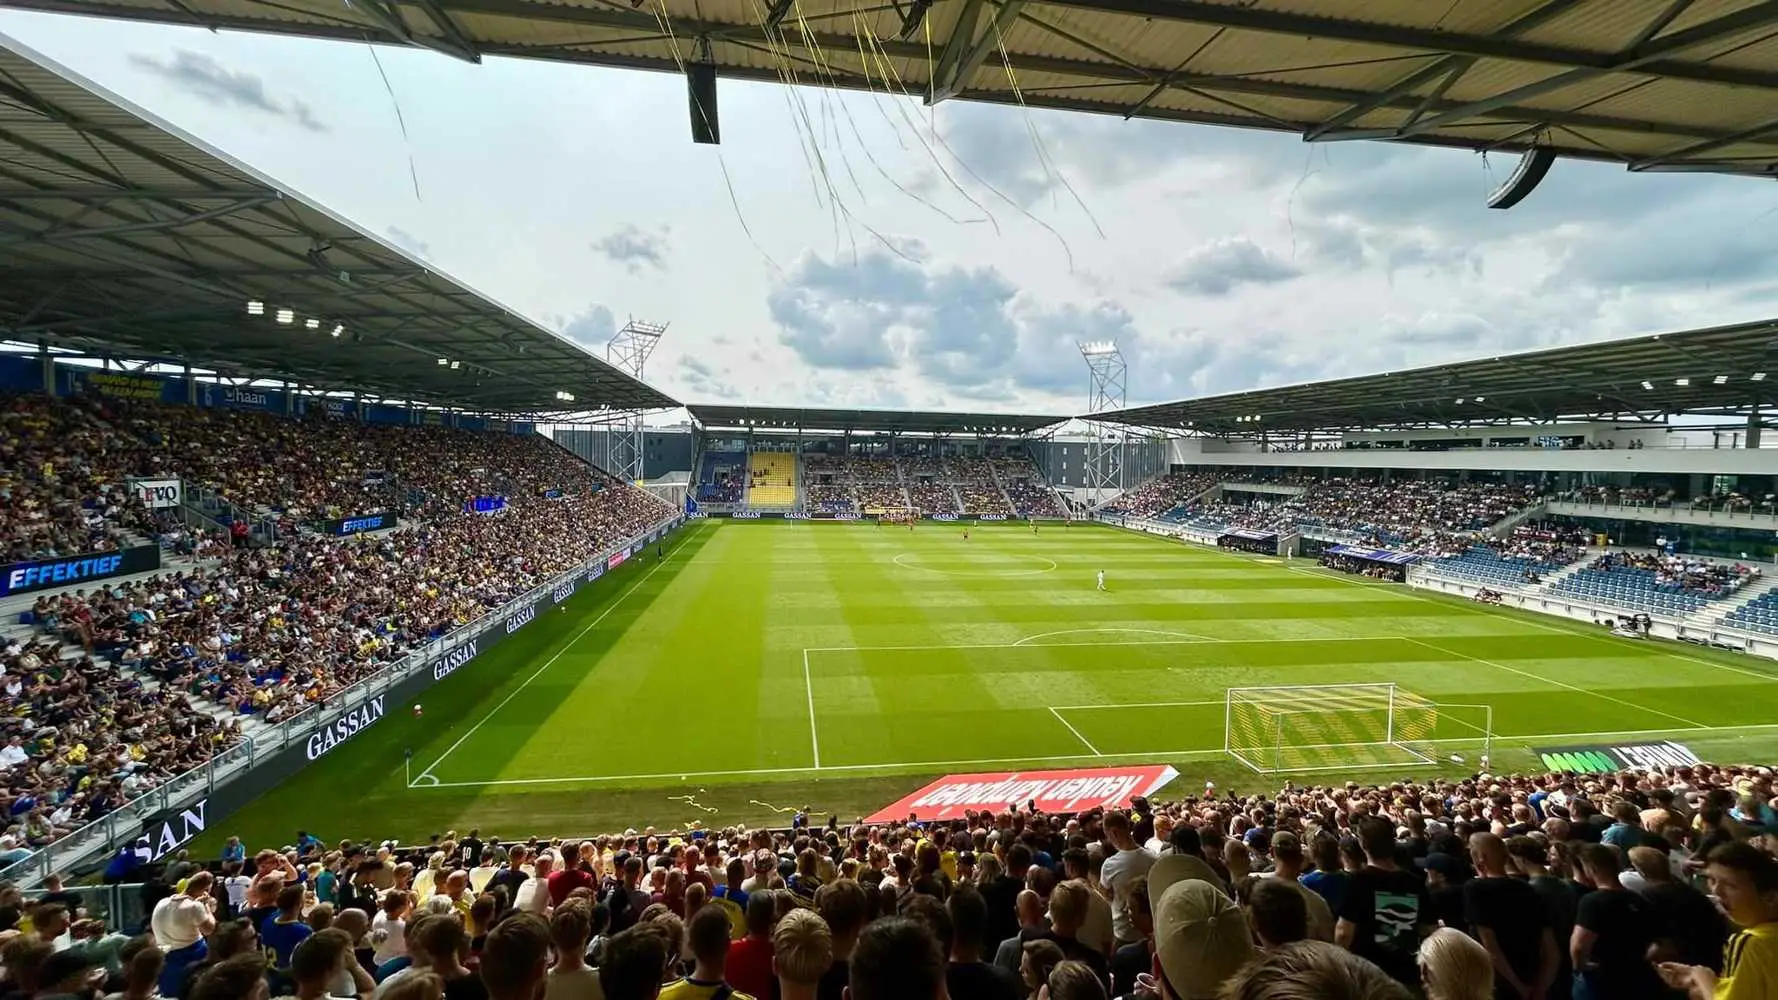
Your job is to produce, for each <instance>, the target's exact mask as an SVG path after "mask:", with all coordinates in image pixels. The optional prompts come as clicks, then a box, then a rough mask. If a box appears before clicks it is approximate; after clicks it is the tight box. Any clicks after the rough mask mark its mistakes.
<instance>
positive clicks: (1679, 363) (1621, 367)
mask: <svg viewBox="0 0 1778 1000" xmlns="http://www.w3.org/2000/svg"><path fill="white" fill-rule="evenodd" d="M1774 400H1778V321H1772V320H1768V321H1765V322H1759V323H1746V324H1742V325H1739V326H1724V327H1715V328H1712V329H1708V330H1692V331H1689V332H1684V333H1662V334H1654V335H1653V336H1647V337H1636V338H1633V339H1630V340H1616V341H1609V342H1606V343H1602V344H1587V345H1584V346H1580V347H1561V348H1556V349H1554V350H1547V351H1532V352H1529V353H1523V354H1505V355H1501V356H1499V357H1495V358H1487V359H1483V360H1480V361H1466V362H1463V363H1461V364H1452V365H1434V366H1432V367H1429V368H1415V369H1412V370H1410V371H1400V372H1384V373H1383V374H1381V375H1365V376H1361V377H1359V378H1343V379H1334V380H1331V381H1327V382H1310V383H1307V384H1304V385H1293V386H1286V387H1283V388H1278V389H1258V390H1255V391H1252V392H1235V393H1229V394H1227V395H1222V396H1207V397H1205V398H1203V399H1188V400H1184V401H1182V402H1177V403H1162V404H1159V405H1157V406H1139V407H1135V408H1132V409H1127V410H1118V411H1116V412H1114V413H1110V414H1101V415H1098V416H1097V417H1095V419H1103V420H1110V421H1112V422H1116V423H1126V424H1135V425H1139V426H1143V427H1155V428H1166V429H1169V430H1192V431H1198V432H1203V433H1206V434H1218V435H1235V436H1251V435H1257V434H1259V433H1262V432H1266V431H1278V430H1289V431H1304V430H1337V429H1353V428H1379V427H1401V426H1440V425H1444V426H1457V425H1463V424H1475V423H1483V422H1489V421H1492V422H1521V423H1522V422H1553V421H1557V420H1563V419H1625V418H1629V419H1660V418H1663V417H1665V416H1667V415H1670V414H1677V413H1718V414H1723V413H1728V414H1742V413H1746V412H1747V411H1748V410H1750V409H1751V408H1752V407H1753V406H1754V405H1756V404H1757V403H1765V404H1771V403H1772V402H1774Z"/></svg>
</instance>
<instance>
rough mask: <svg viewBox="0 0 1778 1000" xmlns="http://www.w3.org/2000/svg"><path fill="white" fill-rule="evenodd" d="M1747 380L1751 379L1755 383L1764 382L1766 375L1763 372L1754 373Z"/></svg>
mask: <svg viewBox="0 0 1778 1000" xmlns="http://www.w3.org/2000/svg"><path fill="white" fill-rule="evenodd" d="M1748 378H1750V379H1752V380H1753V381H1755V382H1764V381H1765V380H1766V373H1765V372H1754V373H1753V374H1752V375H1749V376H1748Z"/></svg>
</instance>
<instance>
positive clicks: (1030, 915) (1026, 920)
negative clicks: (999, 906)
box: [1015, 889, 1043, 927]
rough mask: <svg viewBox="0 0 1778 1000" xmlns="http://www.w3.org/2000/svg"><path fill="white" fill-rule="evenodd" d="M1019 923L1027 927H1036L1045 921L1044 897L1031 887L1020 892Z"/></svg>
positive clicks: (1017, 904) (1018, 905)
mask: <svg viewBox="0 0 1778 1000" xmlns="http://www.w3.org/2000/svg"><path fill="white" fill-rule="evenodd" d="M1015 905H1016V906H1017V908H1018V913H1019V923H1020V924H1023V925H1024V926H1026V927H1036V926H1039V925H1040V924H1042V923H1043V897H1041V896H1039V895H1038V894H1037V893H1035V892H1032V891H1031V890H1030V889H1024V890H1021V891H1020V892H1019V898H1018V902H1017V903H1016V904H1015Z"/></svg>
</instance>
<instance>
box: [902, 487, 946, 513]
mask: <svg viewBox="0 0 1778 1000" xmlns="http://www.w3.org/2000/svg"><path fill="white" fill-rule="evenodd" d="M908 501H909V503H910V505H911V506H913V507H914V509H916V510H918V511H920V512H921V513H923V514H955V513H957V495H956V494H955V493H954V492H952V490H951V486H950V484H949V483H941V482H937V481H932V480H914V481H910V482H909V483H908Z"/></svg>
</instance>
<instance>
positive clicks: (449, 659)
mask: <svg viewBox="0 0 1778 1000" xmlns="http://www.w3.org/2000/svg"><path fill="white" fill-rule="evenodd" d="M475 653H476V649H475V640H474V639H471V640H469V641H468V642H466V643H464V644H463V645H461V646H458V647H457V648H456V649H453V650H451V651H450V652H448V653H446V654H445V655H443V656H441V657H439V658H438V662H437V663H434V664H433V665H432V679H433V680H435V681H442V680H444V679H445V678H446V677H448V676H450V675H451V673H453V672H454V671H455V670H456V669H457V668H458V667H460V666H462V665H463V664H465V663H468V662H469V661H470V660H473V659H475Z"/></svg>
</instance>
